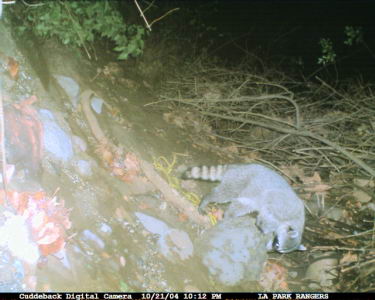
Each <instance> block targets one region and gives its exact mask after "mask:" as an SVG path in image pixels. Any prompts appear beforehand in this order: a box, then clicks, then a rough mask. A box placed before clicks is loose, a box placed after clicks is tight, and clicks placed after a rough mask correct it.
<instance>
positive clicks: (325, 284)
mask: <svg viewBox="0 0 375 300" xmlns="http://www.w3.org/2000/svg"><path fill="white" fill-rule="evenodd" d="M315 259H316V260H315V261H314V262H313V263H312V264H310V265H309V267H308V268H307V270H306V275H305V277H306V279H310V280H311V281H312V282H311V283H310V285H309V287H310V288H312V289H316V290H323V291H324V292H335V291H336V288H335V286H334V281H335V279H337V276H338V270H337V269H336V267H337V264H338V262H339V261H338V259H337V257H336V255H335V253H334V252H326V253H324V255H321V256H318V257H316V258H315Z"/></svg>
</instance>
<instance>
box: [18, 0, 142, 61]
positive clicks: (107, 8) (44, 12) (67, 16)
mask: <svg viewBox="0 0 375 300" xmlns="http://www.w3.org/2000/svg"><path fill="white" fill-rule="evenodd" d="M114 5H115V2H112V3H111V2H110V1H107V0H102V1H87V0H84V1H61V0H59V1H46V2H44V3H43V5H40V6H36V7H34V6H31V7H27V8H26V9H22V10H21V9H18V10H17V14H18V13H21V16H19V15H18V18H19V19H20V20H23V22H22V24H21V25H19V26H18V30H19V31H21V32H25V31H27V30H31V31H32V32H33V33H34V34H36V35H37V36H40V37H43V38H51V37H56V38H58V39H59V40H60V41H61V42H62V43H63V44H65V45H70V46H74V47H84V49H85V51H86V53H87V54H88V56H89V57H90V54H89V48H90V47H89V45H90V44H91V43H92V42H94V41H95V39H96V38H107V39H109V40H111V41H113V42H114V44H115V47H114V49H113V50H115V51H117V52H119V56H118V58H119V59H127V58H128V57H129V55H132V56H138V55H140V54H141V53H142V51H143V46H144V37H145V29H144V27H142V26H139V25H135V24H126V23H125V22H124V20H123V18H122V16H121V14H120V13H119V11H118V10H116V8H115V7H114Z"/></svg>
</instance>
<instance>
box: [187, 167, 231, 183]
mask: <svg viewBox="0 0 375 300" xmlns="http://www.w3.org/2000/svg"><path fill="white" fill-rule="evenodd" d="M227 168H228V165H216V166H199V167H192V168H190V169H188V170H187V171H186V172H185V173H184V175H183V178H185V179H201V180H209V181H220V180H221V179H222V178H223V174H224V172H225V171H226V169H227Z"/></svg>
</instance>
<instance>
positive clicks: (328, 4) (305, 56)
mask: <svg viewBox="0 0 375 300" xmlns="http://www.w3.org/2000/svg"><path fill="white" fill-rule="evenodd" d="M159 4H161V5H163V4H164V5H167V6H170V7H180V8H181V9H180V10H179V11H178V12H177V13H175V14H173V15H171V16H169V17H167V18H166V20H165V23H167V24H173V23H174V22H181V19H182V20H184V21H185V25H182V26H181V27H180V31H181V32H180V33H181V35H182V36H184V34H185V32H184V31H187V33H188V32H189V29H188V28H189V24H186V16H184V14H185V12H186V9H192V8H193V9H195V10H196V11H198V12H199V15H200V16H201V20H203V22H204V23H205V24H206V25H207V26H215V27H216V28H217V30H216V32H215V33H216V35H212V36H206V37H207V38H208V39H211V38H212V39H214V40H215V42H214V44H213V45H212V46H211V47H210V48H209V51H208V53H209V54H212V55H219V56H220V57H222V58H225V59H227V60H228V61H229V62H231V63H236V62H238V61H239V60H240V59H241V58H242V57H243V56H244V55H245V52H246V51H249V52H252V53H255V54H256V55H258V57H259V58H260V59H264V60H268V59H271V60H272V61H273V62H275V63H276V64H279V65H280V64H281V66H282V67H283V68H288V66H290V64H291V63H292V61H296V60H297V59H302V61H303V67H302V69H300V70H299V72H301V71H302V72H303V75H304V76H305V77H308V76H309V75H311V74H312V73H313V72H315V71H316V70H317V69H319V68H320V67H321V65H318V64H317V61H318V58H319V57H320V56H321V55H322V53H321V47H320V45H319V40H320V39H321V38H329V39H331V41H332V42H333V49H334V51H335V52H336V54H337V61H336V66H335V68H332V67H328V68H324V69H325V72H327V71H328V72H332V71H335V72H336V69H337V72H338V74H336V73H335V77H336V76H338V77H337V78H336V79H337V80H341V79H345V78H348V77H349V78H351V77H353V75H354V76H356V75H359V74H361V75H362V76H363V78H365V79H366V78H367V79H373V78H374V73H375V72H374V70H375V54H374V53H373V52H372V51H371V50H370V49H374V46H375V41H374V38H373V37H374V28H375V27H374V23H375V1H165V2H160V3H159ZM161 7H163V6H161ZM164 25H165V24H164ZM158 26H161V27H162V26H163V24H159V25H158ZM345 26H353V27H362V29H363V40H364V42H365V43H366V45H367V46H366V47H368V48H366V47H365V46H363V45H353V46H351V47H349V46H346V45H344V44H343V42H344V40H345V38H346V37H345V34H344V29H345ZM156 27H157V26H156ZM156 30H157V29H156ZM218 34H222V35H223V37H222V38H219V37H218V38H216V37H217V36H218ZM201 46H202V47H203V46H205V43H204V40H203V41H201ZM285 71H288V70H285ZM320 75H321V76H322V74H320Z"/></svg>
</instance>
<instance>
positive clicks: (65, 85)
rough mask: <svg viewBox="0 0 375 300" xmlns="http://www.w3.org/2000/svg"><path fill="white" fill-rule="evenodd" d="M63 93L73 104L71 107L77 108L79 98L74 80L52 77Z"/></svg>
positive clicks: (58, 76) (65, 77) (59, 76)
mask: <svg viewBox="0 0 375 300" xmlns="http://www.w3.org/2000/svg"><path fill="white" fill-rule="evenodd" d="M53 77H55V79H56V80H57V82H58V83H59V85H60V86H61V87H62V89H63V90H64V91H65V93H66V94H67V95H68V97H69V99H70V101H71V102H72V104H73V107H74V108H76V107H77V103H78V98H79V91H80V88H79V85H78V83H77V82H75V80H73V79H72V78H70V77H67V76H63V75H53Z"/></svg>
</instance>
